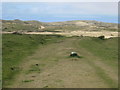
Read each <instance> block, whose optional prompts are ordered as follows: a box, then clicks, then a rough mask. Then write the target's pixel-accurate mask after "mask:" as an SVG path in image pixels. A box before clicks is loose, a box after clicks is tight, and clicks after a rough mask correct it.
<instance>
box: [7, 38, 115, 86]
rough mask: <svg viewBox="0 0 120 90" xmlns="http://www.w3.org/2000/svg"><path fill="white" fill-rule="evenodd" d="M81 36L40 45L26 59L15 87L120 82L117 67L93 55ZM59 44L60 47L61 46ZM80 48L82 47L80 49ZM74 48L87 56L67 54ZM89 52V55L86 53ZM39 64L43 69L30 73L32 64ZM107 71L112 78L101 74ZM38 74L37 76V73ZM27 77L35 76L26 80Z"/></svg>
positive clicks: (96, 84)
mask: <svg viewBox="0 0 120 90" xmlns="http://www.w3.org/2000/svg"><path fill="white" fill-rule="evenodd" d="M76 40H77V39H73V38H72V39H69V40H64V41H61V42H59V43H54V44H49V45H46V46H42V47H40V48H39V49H38V50H37V51H36V52H35V53H34V54H33V55H32V56H29V57H27V58H26V59H25V60H23V61H24V62H23V64H21V66H20V67H22V68H23V70H22V71H21V73H20V74H19V75H18V76H17V77H16V80H15V82H14V84H13V85H11V86H7V87H13V88H109V87H115V86H116V84H117V70H116V71H115V70H113V69H112V68H111V67H109V66H107V65H105V64H104V63H103V62H102V61H101V60H100V58H98V57H96V56H94V55H92V54H91V53H90V52H88V51H87V50H85V49H84V48H82V47H79V45H78V44H77V43H75V42H76ZM58 47H59V48H58ZM78 48H79V49H78ZM71 51H77V52H78V53H79V54H81V55H82V56H84V58H76V59H74V58H69V57H67V56H68V55H69V53H70V52H71ZM86 55H87V56H89V58H88V57H85V56H86ZM36 63H37V64H39V66H38V68H39V69H40V70H41V71H40V73H39V72H36V71H35V72H31V73H26V72H28V71H29V70H30V67H31V66H32V65H35V64H36ZM98 70H100V73H102V74H103V75H106V77H107V78H108V79H109V80H110V81H111V82H112V83H109V82H108V81H107V80H108V79H104V78H103V77H101V76H100V75H99V73H98ZM33 76H34V77H33ZM24 80H33V81H30V82H23V81H24Z"/></svg>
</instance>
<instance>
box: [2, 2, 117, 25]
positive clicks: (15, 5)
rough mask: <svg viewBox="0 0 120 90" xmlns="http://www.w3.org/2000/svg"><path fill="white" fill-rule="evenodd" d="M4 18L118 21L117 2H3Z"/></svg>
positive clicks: (46, 20) (47, 20)
mask: <svg viewBox="0 0 120 90" xmlns="http://www.w3.org/2000/svg"><path fill="white" fill-rule="evenodd" d="M2 19H5V20H14V19H20V20H38V21H41V22H57V21H71V20H96V21H102V22H111V23H117V22H118V3H117V2H3V3H2Z"/></svg>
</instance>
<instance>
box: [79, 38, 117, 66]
mask: <svg viewBox="0 0 120 90" xmlns="http://www.w3.org/2000/svg"><path fill="white" fill-rule="evenodd" d="M80 45H81V46H82V47H84V48H85V49H87V50H88V51H90V52H91V53H92V54H94V55H95V56H98V57H100V58H102V60H103V61H104V62H106V63H107V64H108V65H110V66H112V67H116V68H117V64H118V38H111V39H106V40H102V39H99V38H89V37H88V38H85V39H82V40H81V42H80Z"/></svg>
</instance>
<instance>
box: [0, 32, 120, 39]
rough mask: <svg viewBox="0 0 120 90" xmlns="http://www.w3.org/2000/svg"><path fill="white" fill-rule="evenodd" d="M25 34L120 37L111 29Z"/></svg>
mask: <svg viewBox="0 0 120 90" xmlns="http://www.w3.org/2000/svg"><path fill="white" fill-rule="evenodd" d="M2 33H3V34H11V33H13V32H2ZM23 34H48V35H49V34H56V35H64V36H81V35H82V36H90V37H98V36H101V35H104V36H105V38H111V37H118V32H111V31H98V32H94V31H91V32H90V31H71V32H24V33H23Z"/></svg>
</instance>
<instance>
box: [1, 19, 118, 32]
mask: <svg viewBox="0 0 120 90" xmlns="http://www.w3.org/2000/svg"><path fill="white" fill-rule="evenodd" d="M117 27H118V25H117V24H116V23H105V22H99V21H89V20H74V21H64V22H50V23H45V22H39V21H35V20H32V21H22V20H19V19H16V20H2V30H3V31H23V32H24V31H28V32H32V31H36V32H40V31H52V32H57V31H71V30H74V31H75V30H82V31H83V30H84V31H102V30H107V31H117Z"/></svg>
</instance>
